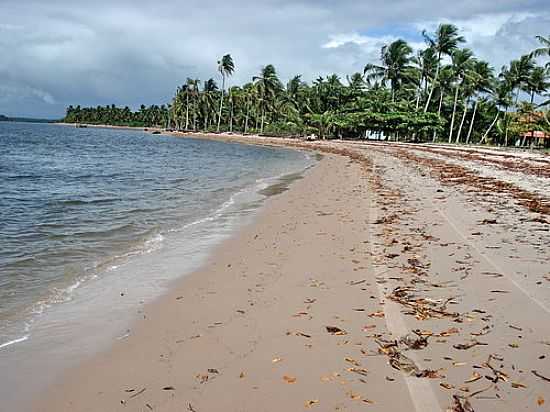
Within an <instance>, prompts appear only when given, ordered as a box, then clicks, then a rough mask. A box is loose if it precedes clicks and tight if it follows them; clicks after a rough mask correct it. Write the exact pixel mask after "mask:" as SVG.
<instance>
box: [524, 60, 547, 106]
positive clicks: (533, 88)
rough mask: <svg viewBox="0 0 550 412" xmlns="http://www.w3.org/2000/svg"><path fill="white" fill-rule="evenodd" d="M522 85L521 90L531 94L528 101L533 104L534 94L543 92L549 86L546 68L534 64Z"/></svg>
mask: <svg viewBox="0 0 550 412" xmlns="http://www.w3.org/2000/svg"><path fill="white" fill-rule="evenodd" d="M523 86H524V87H523V90H524V91H525V92H527V93H529V95H530V96H531V100H530V103H531V104H533V103H534V101H535V96H536V95H539V94H542V93H544V92H545V91H546V90H548V88H549V87H550V82H549V73H548V69H547V68H545V67H540V66H535V67H534V68H533V70H531V73H530V75H529V78H528V79H527V81H526V82H525V84H524V85H523Z"/></svg>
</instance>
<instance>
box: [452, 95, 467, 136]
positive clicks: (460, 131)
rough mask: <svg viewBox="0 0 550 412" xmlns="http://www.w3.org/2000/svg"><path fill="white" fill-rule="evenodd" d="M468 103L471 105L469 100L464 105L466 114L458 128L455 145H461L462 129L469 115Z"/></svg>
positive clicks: (463, 114) (463, 115)
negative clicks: (467, 114)
mask: <svg viewBox="0 0 550 412" xmlns="http://www.w3.org/2000/svg"><path fill="white" fill-rule="evenodd" d="M468 103H469V99H468V100H467V101H466V103H465V104H464V113H462V120H461V121H460V126H459V127H458V134H457V135H456V140H455V143H460V135H461V134H462V127H463V126H464V120H466V113H468Z"/></svg>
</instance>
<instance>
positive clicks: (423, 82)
mask: <svg viewBox="0 0 550 412" xmlns="http://www.w3.org/2000/svg"><path fill="white" fill-rule="evenodd" d="M436 58H437V56H436V54H435V50H434V49H433V47H428V48H426V49H425V50H421V51H418V52H417V55H416V57H414V58H413V59H412V61H413V62H414V63H415V64H416V66H417V68H418V84H417V91H416V104H415V110H416V111H418V108H419V107H420V99H421V97H422V89H423V88H424V93H425V92H426V89H427V88H428V81H429V79H430V77H433V73H434V71H435V68H436V66H437V60H436Z"/></svg>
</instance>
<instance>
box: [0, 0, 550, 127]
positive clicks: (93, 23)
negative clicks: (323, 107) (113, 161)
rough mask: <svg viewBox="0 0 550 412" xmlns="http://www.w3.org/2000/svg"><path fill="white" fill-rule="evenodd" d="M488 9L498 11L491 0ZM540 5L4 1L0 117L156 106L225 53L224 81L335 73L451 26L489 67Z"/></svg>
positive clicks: (543, 23)
mask: <svg viewBox="0 0 550 412" xmlns="http://www.w3.org/2000/svg"><path fill="white" fill-rule="evenodd" d="M496 3H498V4H496ZM549 13H550V6H549V5H548V2H547V0H522V1H520V0H499V1H498V2H480V1H478V0H457V1H455V2H452V3H450V4H447V3H443V2H441V1H435V0H424V1H412V0H393V1H391V2H388V1H381V0H369V1H363V2H357V1H356V0H340V1H339V2H334V1H332V0H297V1H296V0H254V1H252V0H240V1H239V2H222V1H221V0H200V1H199V0H164V1H162V2H152V1H150V0H118V1H116V2H114V1H111V0H95V1H94V2H89V1H81V0H49V1H48V2H44V1H42V0H26V1H25V2H24V4H23V2H21V1H20V0H17V1H16V0H2V2H0V54H1V55H2V59H0V113H7V114H10V115H30V116H47V117H59V116H61V115H62V114H63V110H64V107H65V106H67V105H69V104H82V105H97V104H110V103H115V104H119V105H126V104H127V105H129V106H131V107H137V106H139V104H141V103H144V104H152V103H159V104H160V103H166V102H168V101H169V99H170V97H171V96H172V94H173V92H174V90H175V88H176V86H177V85H178V84H181V83H183V82H184V81H185V79H186V78H187V77H193V78H199V79H202V80H205V79H207V78H209V77H216V75H217V72H216V61H217V59H218V58H219V56H221V55H222V54H225V53H231V54H232V55H233V57H234V60H235V62H236V65H237V70H236V72H235V75H234V76H233V78H232V79H231V82H233V83H243V82H246V81H250V79H251V77H252V76H253V75H254V74H256V73H257V72H258V71H259V70H260V68H261V66H262V65H265V64H268V63H272V64H274V65H275V66H276V67H277V69H278V71H279V73H280V75H281V77H282V78H283V79H288V78H290V77H291V76H293V75H295V74H303V77H304V79H306V80H311V79H314V78H316V77H317V76H318V75H327V74H330V73H337V74H339V75H340V76H342V77H344V76H345V75H346V74H351V73H353V72H356V71H362V69H363V67H364V65H365V64H366V63H368V62H375V61H376V60H377V59H378V58H379V55H380V47H382V45H384V44H385V43H387V42H389V41H393V40H395V39H397V38H404V39H405V40H407V41H409V42H410V43H411V45H412V46H413V47H415V48H420V47H422V46H423V41H422V38H421V36H419V31H420V30H421V29H427V30H432V29H433V28H434V27H435V26H436V25H437V24H438V22H441V21H449V22H453V23H455V24H458V25H459V26H461V27H462V28H463V31H464V34H465V36H466V37H467V38H468V40H469V42H468V46H469V47H472V48H473V49H474V50H475V51H476V52H477V53H478V54H479V55H480V56H482V57H483V58H487V59H489V60H490V61H491V63H492V64H493V65H494V66H495V67H499V66H500V65H502V64H504V63H506V62H507V61H509V60H510V59H512V58H515V57H517V56H518V55H519V54H520V53H525V52H527V51H529V50H530V49H531V48H532V47H535V46H536V41H535V40H534V36H535V35H536V34H547V33H546V32H547V31H548V27H549V23H550V20H549V19H550V18H549Z"/></svg>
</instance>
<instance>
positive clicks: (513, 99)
mask: <svg viewBox="0 0 550 412" xmlns="http://www.w3.org/2000/svg"><path fill="white" fill-rule="evenodd" d="M422 36H423V38H424V39H425V43H426V47H425V48H424V49H422V50H418V51H416V52H415V51H414V50H413V48H412V47H411V46H410V45H409V44H408V43H407V42H406V41H405V40H402V39H399V40H396V41H394V42H392V43H390V44H387V45H385V46H383V47H382V48H381V50H380V61H379V62H378V63H377V64H372V63H369V64H367V65H366V66H365V67H364V70H363V72H361V73H353V74H351V75H348V76H346V77H345V79H342V78H340V77H339V76H337V75H336V74H333V75H329V76H326V77H318V78H317V79H315V80H314V81H313V82H311V83H308V82H305V81H304V80H303V79H302V77H301V76H300V75H297V76H295V77H293V78H292V79H290V80H289V81H288V82H287V83H286V84H283V82H282V81H281V80H280V78H279V76H278V74H277V71H276V69H275V67H274V66H273V65H271V64H268V65H266V66H264V67H262V69H261V71H260V72H259V73H258V74H257V75H256V76H254V77H253V78H252V79H251V81H250V82H247V83H246V84H243V85H241V86H238V85H232V86H229V87H228V83H229V80H230V78H231V76H232V75H233V74H234V72H235V70H236V65H235V62H234V61H233V59H232V57H231V55H229V54H227V55H225V56H223V57H222V58H221V59H220V60H219V61H218V63H217V69H218V73H219V78H220V80H221V84H219V83H218V82H216V80H215V79H214V78H210V79H208V80H206V81H203V82H201V80H199V79H193V78H187V80H186V82H185V83H184V84H183V85H181V86H180V87H178V88H177V90H176V92H175V96H174V98H173V99H172V101H171V102H170V103H169V104H167V105H162V106H150V107H145V106H142V107H141V109H140V110H139V111H137V112H132V111H131V110H130V109H129V108H128V107H126V108H124V109H120V108H117V107H115V106H107V107H101V106H100V107H97V108H80V107H78V106H77V107H76V108H75V107H72V106H71V107H69V108H68V109H67V116H66V117H65V119H64V120H65V121H67V122H86V123H88V122H89V123H103V124H125V125H135V126H159V127H164V128H168V129H176V130H182V131H195V132H199V131H202V132H235V133H260V134H265V135H277V136H279V135H288V136H298V135H301V136H304V135H310V134H315V135H316V136H319V137H320V138H338V137H346V138H365V137H369V138H372V137H374V138H377V137H381V136H384V138H388V139H392V140H401V139H407V140H413V141H445V142H455V143H490V144H500V145H510V144H525V143H526V137H525V136H526V133H527V132H533V131H540V132H546V133H550V122H549V117H548V110H547V107H548V105H549V104H550V94H549V86H550V62H546V65H545V66H543V65H541V64H540V63H539V62H540V61H541V60H542V59H543V58H544V59H547V60H548V59H549V58H550V37H543V36H538V37H537V39H538V41H539V42H540V47H539V48H537V49H536V50H533V51H532V52H531V53H529V54H526V55H523V56H519V57H518V58H517V59H514V60H512V61H511V62H510V63H509V64H507V65H505V66H503V67H502V68H501V69H500V70H499V71H498V72H497V71H495V69H494V68H493V67H491V65H490V64H489V63H488V62H486V61H484V60H482V59H480V58H479V57H477V56H475V55H474V53H473V51H472V50H470V49H468V48H465V47H462V46H463V44H464V43H465V39H464V37H463V36H462V35H461V34H460V31H459V29H458V28H457V27H456V26H454V25H452V24H441V25H439V26H438V27H437V29H436V30H435V32H434V33H428V32H426V31H423V32H422Z"/></svg>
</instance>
